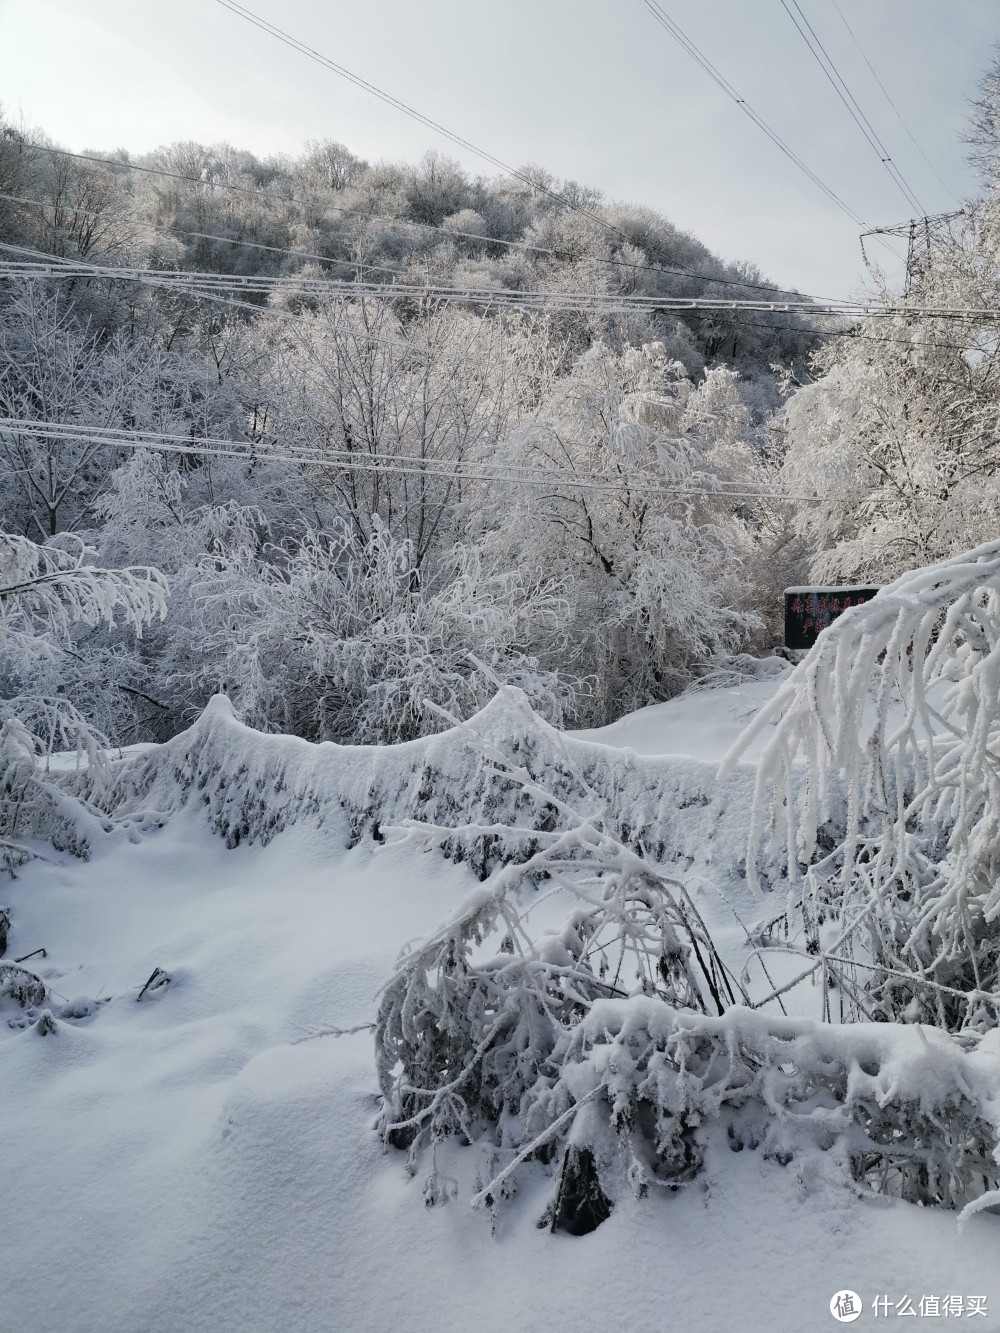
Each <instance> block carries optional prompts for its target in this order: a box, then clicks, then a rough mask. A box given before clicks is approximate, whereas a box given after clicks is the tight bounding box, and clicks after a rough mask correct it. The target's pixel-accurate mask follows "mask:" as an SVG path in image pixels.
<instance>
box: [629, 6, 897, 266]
mask: <svg viewBox="0 0 1000 1333" xmlns="http://www.w3.org/2000/svg"><path fill="white" fill-rule="evenodd" d="M642 3H643V5H645V7H646V9H648V10H649V12H650V14H652V16H653V18H654V19H655V21H656V22H657V23H658V24H659V25H660V27H661V28H663V30H664V31H665V32H667V33H669V35H670V36H671V37H673V39H674V41H676V42H677V43H678V45H679V46H681V48H682V49H683V50H684V51H686V52H687V54H688V55H689V56H690V57H691V59H692V60H693V61H694V62H695V63H696V64H697V65H698V66H700V68H701V69H702V70H704V72H705V73H706V74H707V75H708V76H709V78H710V79H711V80H712V81H713V82H714V83H716V84H717V85H718V86H719V87H720V88H721V89H722V91H723V92H724V93H725V94H726V96H727V97H728V98H729V99H730V100H731V101H733V102H735V104H736V105H737V106H738V107H739V108H740V110H741V111H742V112H743V113H744V115H746V116H749V118H750V120H752V121H753V123H754V124H755V125H756V126H757V128H758V129H759V130H761V131H762V132H763V133H764V134H765V135H766V136H767V138H768V139H770V141H771V143H773V144H774V146H775V147H776V148H777V149H779V151H780V152H782V153H784V155H785V156H786V157H787V158H788V159H789V161H790V162H792V163H794V165H795V166H797V167H798V169H799V170H800V171H801V172H803V174H804V175H805V176H807V177H808V179H809V180H811V181H812V183H813V184H814V185H815V186H816V187H817V188H818V189H819V190H821V191H822V192H823V194H825V195H826V197H827V198H828V199H829V200H830V202H831V203H832V204H834V205H835V207H837V208H839V209H840V211H841V212H842V213H845V214H846V215H847V217H849V218H850V219H851V221H852V222H853V223H855V225H856V226H859V227H861V228H863V229H866V230H868V229H869V227H868V223H867V222H865V220H864V218H862V217H861V216H860V215H859V214H858V213H856V212H855V211H854V209H853V208H851V207H850V205H849V204H847V203H845V202H844V200H843V199H841V197H840V195H838V194H837V193H836V192H835V191H834V190H833V189H831V188H830V186H829V185H827V184H826V182H825V181H824V180H822V179H821V178H820V177H819V176H818V175H817V174H816V172H815V171H813V169H812V168H811V167H810V166H809V165H808V164H807V163H806V162H804V161H803V160H802V158H801V157H799V155H798V153H796V152H795V151H794V149H792V148H790V147H789V145H788V144H787V143H786V142H785V141H784V139H782V138H781V136H780V135H779V134H778V133H777V132H776V131H775V130H773V129H772V128H771V126H770V125H769V124H768V123H767V121H765V120H764V118H763V117H762V116H761V115H759V113H758V112H757V111H755V110H754V108H753V107H752V106H751V105H750V103H749V102H748V101H747V100H746V98H745V97H741V96H740V95H739V93H738V92H737V90H736V89H735V88H734V87H733V85H732V84H731V83H730V82H729V80H728V79H727V78H726V77H725V75H723V74H722V73H721V72H720V71H719V70H718V69H717V68H716V66H715V65H713V64H712V62H711V61H710V60H709V58H708V57H707V56H706V55H705V54H704V52H703V51H701V50H700V49H699V48H698V47H697V46H696V45H695V43H694V42H693V41H692V40H691V38H690V37H688V36H687V34H686V33H685V32H684V31H683V29H682V28H680V27H679V26H678V24H677V23H676V22H675V21H674V20H673V19H672V18H671V17H670V15H669V14H667V12H666V11H665V10H664V9H663V7H662V5H660V4H659V3H658V0H642ZM882 244H883V245H885V246H886V248H887V249H888V250H889V251H890V252H891V253H892V254H893V255H895V256H896V258H897V259H898V258H900V255H899V252H898V251H897V250H896V249H894V247H893V246H891V245H889V243H888V242H887V241H884V240H883V241H882Z"/></svg>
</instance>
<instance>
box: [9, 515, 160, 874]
mask: <svg viewBox="0 0 1000 1333" xmlns="http://www.w3.org/2000/svg"><path fill="white" fill-rule="evenodd" d="M89 554H90V553H89V552H88V549H87V548H86V547H85V546H84V545H83V544H82V543H81V542H79V541H73V540H70V539H63V543H62V544H60V545H54V544H51V543H50V544H47V545H43V546H40V545H37V544H36V543H34V542H31V541H29V540H28V539H27V538H24V537H16V536H10V535H7V534H0V796H2V801H0V858H2V862H3V864H4V865H5V866H6V867H7V868H8V869H10V868H12V867H13V866H14V865H16V864H17V863H18V861H19V860H22V859H23V858H24V857H25V856H27V855H30V854H31V851H32V847H33V840H34V839H37V838H40V837H48V838H50V839H53V840H55V841H56V842H57V844H58V845H60V846H66V847H70V848H72V849H73V850H75V851H77V852H80V853H85V851H86V848H87V845H88V841H89V838H90V837H91V836H92V835H93V833H94V832H95V831H96V829H97V828H98V827H100V823H99V821H98V819H97V816H96V815H95V814H94V812H93V811H91V810H89V809H88V808H87V807H86V806H85V805H84V804H82V803H81V802H79V801H78V800H76V799H75V798H72V797H70V796H69V795H68V794H67V793H66V792H65V791H64V790H62V788H61V787H60V785H59V782H58V780H57V778H55V777H54V776H53V775H52V774H51V773H50V772H49V763H50V760H51V758H52V755H53V754H54V752H55V751H57V750H69V751H74V752H75V753H76V756H77V762H78V763H80V762H84V763H86V764H88V765H91V766H93V767H95V768H97V767H100V766H101V765H102V764H103V763H104V762H105V759H104V748H103V747H104V746H105V745H106V740H105V738H104V737H102V736H101V735H100V734H99V733H98V732H97V731H96V730H95V728H94V727H93V725H92V724H91V722H90V721H89V720H88V719H87V718H86V717H85V716H84V714H83V713H82V712H81V710H80V708H78V707H77V704H76V702H75V700H74V698H73V686H74V685H76V686H80V685H81V683H82V682H84V681H87V682H88V685H89V688H91V689H94V688H95V685H96V683H95V682H94V680H93V678H92V675H91V673H90V671H89V670H88V664H87V662H86V660H84V661H83V662H82V666H81V663H80V658H79V657H78V655H77V654H76V653H75V651H74V647H75V643H76V637H75V636H76V634H77V632H78V631H79V630H80V628H81V627H83V628H86V627H90V628H95V627H97V626H100V625H104V626H107V627H109V628H114V627H119V628H122V629H126V630H131V631H132V633H133V634H135V635H136V636H140V635H141V634H142V631H143V628H144V627H145V626H146V625H147V624H149V622H150V621H152V620H153V619H154V618H156V617H162V616H163V615H164V614H165V613H166V584H165V580H164V579H163V577H162V575H160V574H159V573H158V572H157V571H156V570H153V569H148V568H133V569H102V568H98V567H95V566H92V565H90V564H88V563H87V558H88V555H89ZM88 676H90V679H89V681H88ZM104 687H105V689H106V690H107V689H110V690H113V689H114V688H115V685H114V682H113V681H105V682H104Z"/></svg>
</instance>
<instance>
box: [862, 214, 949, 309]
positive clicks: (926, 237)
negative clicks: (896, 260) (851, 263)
mask: <svg viewBox="0 0 1000 1333" xmlns="http://www.w3.org/2000/svg"><path fill="white" fill-rule="evenodd" d="M962 217H965V209H964V208H960V209H958V210H957V211H956V212H954V213H931V214H928V215H927V216H926V217H922V218H910V220H909V222H900V223H899V224H898V225H897V226H895V227H873V228H872V230H871V231H866V232H862V234H861V238H860V239H861V254H862V257H863V258H864V261H865V265H866V267H867V268H868V269H869V271H870V270H871V269H872V264H871V261H870V259H869V258H868V252H867V251H866V250H865V237H866V236H898V237H900V238H901V239H902V240H905V241H906V283H905V285H904V287H903V295H904V296H909V295H910V292H911V291H912V290H913V288H914V286H915V285H916V281H917V279H918V278H919V276H920V273H921V272H922V270H923V269H924V268H925V267H926V265H927V262H928V260H929V259H930V256H931V253H932V251H933V250H934V247H935V246H938V245H941V244H942V243H943V242H944V241H947V240H952V239H953V238H954V232H953V230H952V223H953V222H954V221H955V219H956V218H962Z"/></svg>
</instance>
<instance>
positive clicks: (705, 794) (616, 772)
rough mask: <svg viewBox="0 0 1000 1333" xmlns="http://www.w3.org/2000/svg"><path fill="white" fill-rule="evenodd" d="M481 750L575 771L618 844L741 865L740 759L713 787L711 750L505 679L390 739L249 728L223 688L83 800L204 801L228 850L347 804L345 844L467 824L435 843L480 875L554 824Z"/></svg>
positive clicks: (126, 812)
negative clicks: (652, 736)
mask: <svg viewBox="0 0 1000 1333" xmlns="http://www.w3.org/2000/svg"><path fill="white" fill-rule="evenodd" d="M484 749H485V750H489V751H492V752H495V753H502V754H503V755H504V756H507V757H509V758H510V759H511V760H512V761H516V762H517V763H519V764H523V765H524V766H525V767H526V768H527V769H528V770H529V772H530V773H531V774H533V775H536V776H538V777H540V778H541V777H542V776H543V775H544V781H545V784H546V786H547V787H548V788H549V789H550V790H552V792H553V793H555V794H557V795H558V794H566V793H567V792H569V791H573V792H576V791H577V789H578V784H579V779H580V778H581V777H582V778H583V780H584V781H585V782H586V784H587V785H588V786H589V787H590V788H591V790H592V791H593V793H594V796H595V798H596V800H598V801H599V802H600V803H602V804H603V805H604V806H606V808H607V810H608V812H609V814H610V816H611V818H612V820H613V822H614V824H615V827H616V832H617V834H618V836H619V837H620V838H621V839H622V841H623V842H624V843H626V844H628V845H630V846H635V847H639V846H641V847H642V848H643V849H644V850H645V851H646V852H647V853H648V854H649V855H651V856H652V857H654V858H655V859H656V860H658V861H664V862H667V863H672V864H676V863H680V864H682V865H692V864H694V863H695V862H697V863H698V864H699V865H700V866H702V867H704V866H712V867H714V869H715V870H716V871H717V872H720V873H723V874H727V875H728V874H734V873H736V871H737V869H738V867H739V864H740V861H741V859H742V857H743V854H744V850H745V843H746V828H747V818H748V812H749V810H750V803H751V799H752V793H753V782H754V769H753V767H752V766H751V765H744V766H738V767H736V768H735V769H734V771H733V773H732V774H731V775H730V777H729V778H728V780H727V782H726V784H725V785H724V786H720V785H719V784H718V782H717V781H716V765H715V763H714V761H713V760H711V759H699V758H694V757H691V756H686V755H639V754H636V753H634V752H631V751H628V750H622V749H616V748H612V747H610V746H608V745H602V744H599V743H596V742H594V741H591V740H588V739H586V738H584V737H578V736H574V735H565V734H563V733H562V732H560V731H559V730H557V729H556V728H555V727H552V726H551V725H550V724H549V723H547V722H545V721H544V720H543V719H542V718H540V717H539V716H538V715H537V714H536V713H535V712H534V711H533V710H532V708H531V706H530V704H529V703H528V700H527V698H526V697H525V695H524V694H523V693H522V692H521V691H520V690H517V689H515V688H513V687H507V688H505V689H502V690H500V691H499V692H498V693H497V695H496V696H495V697H494V699H493V700H492V701H491V702H490V703H489V704H488V705H487V706H486V707H485V708H484V709H482V710H481V711H480V712H479V713H477V714H476V715H475V716H474V717H473V718H471V719H470V720H469V722H467V723H464V724H462V725H460V726H455V727H452V728H450V729H448V730H446V731H443V732H441V733H439V734H437V735H434V736H430V737H425V738H422V739H420V740H414V741H408V742H405V743H403V744H400V745H394V746H340V745H336V744H334V743H332V742H324V743H322V744H319V745H316V744H311V743H309V742H307V741H303V740H299V739H298V738H296V737H292V736H275V735H268V734H265V733H262V732H258V731H254V730H253V729H252V728H250V727H247V726H244V725H243V724H242V723H241V722H240V721H239V720H238V719H237V718H236V716H235V714H234V712H233V709H232V707H231V705H230V703H229V701H228V699H226V698H225V697H224V696H221V695H219V696H216V697H215V698H214V699H213V700H212V701H211V703H210V704H209V705H208V707H207V708H206V709H205V711H204V713H203V714H202V715H201V717H200V718H199V719H198V720H197V721H196V722H195V723H194V724H193V726H191V727H190V728H189V729H188V730H187V731H185V732H183V733H182V734H181V735H179V736H177V737H175V738H174V739H173V740H171V741H169V742H167V743H166V744H165V745H162V746H159V747H156V748H153V749H150V750H148V751H146V752H145V753H143V754H139V755H136V756H133V757H131V758H129V759H127V760H125V761H124V762H122V763H120V764H118V765H116V766H115V768H114V770H113V771H112V772H111V773H110V775H109V776H108V778H107V779H105V780H104V781H103V786H99V787H96V788H95V789H93V790H89V791H87V792H86V795H87V796H88V799H90V800H91V801H93V802H95V803H96V804H99V805H100V806H101V807H102V808H103V809H104V810H105V811H106V812H107V813H108V814H110V815H113V816H114V817H115V818H116V819H118V820H125V821H128V822H130V823H131V824H133V825H134V824H136V823H137V822H138V823H140V824H145V825H148V824H149V823H151V822H154V823H155V822H157V821H159V822H162V821H164V820H166V819H168V818H170V816H171V815H173V814H175V813H176V812H178V811H179V810H181V809H184V808H188V807H191V808H196V809H197V808H201V809H202V810H203V812H204V815H205V818H206V819H207V821H208V823H209V825H210V827H211V828H212V829H214V830H215V832H217V833H218V834H220V835H221V836H222V837H223V838H224V839H225V842H226V845H227V846H228V847H237V846H239V845H241V844H243V843H249V844H254V843H260V844H265V845H266V844H267V843H268V842H269V841H270V840H271V839H272V838H273V837H274V836H275V835H276V834H277V833H278V832H280V831H282V830H283V829H286V828H290V827H292V826H295V825H300V824H301V825H308V826H310V827H314V828H316V829H319V830H323V829H327V830H329V831H330V833H331V836H332V837H334V838H335V839H336V840H338V841H340V840H342V837H343V823H344V814H345V813H346V815H347V816H348V821H349V830H350V832H349V843H350V845H354V844H356V843H357V842H358V841H360V840H361V839H362V838H374V839H375V840H376V841H378V840H380V839H381V838H382V836H383V830H384V829H386V828H387V827H389V826H393V825H400V824H402V823H404V822H405V821H407V820H420V821H423V822H426V823H429V824H432V825H437V826H447V827H450V828H455V827H456V826H459V825H461V826H466V828H467V829H468V830H469V832H467V833H466V834H465V835H464V836H461V835H458V834H456V837H455V838H454V839H453V840H452V841H451V842H450V844H449V845H448V846H447V847H446V848H445V850H446V851H447V852H448V853H449V854H451V855H453V856H456V857H457V858H459V859H468V860H470V861H471V863H472V864H473V866H474V868H475V869H476V870H477V872H478V873H479V874H480V876H481V877H485V875H486V874H488V873H489V871H490V869H491V868H492V867H493V866H495V865H496V864H498V863H501V862H503V861H505V860H507V859H510V858H511V857H517V856H522V855H527V854H528V851H527V850H526V848H525V846H521V847H514V846H513V845H512V844H511V843H510V840H509V838H508V839H507V840H506V841H504V839H503V835H502V832H501V830H502V829H503V828H504V827H507V828H509V827H511V826H518V827H522V828H524V829H526V830H530V829H531V828H534V827H551V826H552V821H553V819H554V817H555V812H554V811H553V810H552V809H551V808H547V807H546V803H545V802H544V801H540V800H536V799H533V798H532V797H531V796H530V795H526V794H525V793H524V792H523V791H522V790H521V788H520V786H519V785H518V784H515V783H511V782H509V781H506V780H505V779H504V777H503V775H502V774H500V773H498V771H497V768H496V766H495V765H494V764H492V763H491V762H488V761H487V760H485V759H484ZM85 780H86V777H85V775H84V779H83V781H85ZM494 830H495V831H494Z"/></svg>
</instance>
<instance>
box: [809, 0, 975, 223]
mask: <svg viewBox="0 0 1000 1333" xmlns="http://www.w3.org/2000/svg"><path fill="white" fill-rule="evenodd" d="M832 3H833V7H834V9H835V10H836V11H837V13H838V14H839V16H840V21H841V23H843V25H844V27H845V28H846V29H847V31H848V32H849V33H850V36H851V41H852V42H853V43H854V45H855V46H856V47H857V48H858V53H859V55H860V56H861V59H862V60H863V61H864V62H865V64H866V65H867V66H868V69H869V70H870V72H871V76H872V78H873V79H874V80H875V82H876V83H877V84H878V86H879V87H880V88H881V89H882V94H883V96H884V97H885V100H886V101H887V102H888V103H889V105H890V106H891V107H892V109H893V111H894V112H895V113H896V119H897V120H898V121H899V123H900V125H902V127H903V129H904V130H905V131H906V133H907V135H908V136H909V138H910V142H911V143H912V144H913V146H914V148H915V149H916V150H917V152H918V153H919V154H920V156H921V157H922V158H923V159H924V161H925V162H926V163H927V165H928V167H930V169H931V171H932V173H933V174H934V177H935V178H936V180H937V183H938V184H939V185H940V186H941V188H942V190H944V192H945V194H947V195H949V196H950V197H951V199H953V200H954V202H955V203H956V204H958V206H959V207H960V208H961V206H962V201H961V200H960V199H959V198H958V196H957V195H956V194H955V192H954V190H952V189H950V188H949V186H948V185H947V184H946V183H945V181H943V180H942V179H941V177H940V175H938V171H937V168H936V167H935V166H934V163H933V162H932V161H931V160H930V158H929V157H928V156H927V154H926V153H925V152H924V150H923V148H921V146H920V144H919V143H918V142H917V139H916V137H915V135H914V134H913V131H912V130H911V129H910V127H909V125H907V123H906V121H905V120H904V119H903V113H902V112H901V111H900V109H899V107H898V106H897V105H896V103H895V102H894V101H893V100H892V98H891V97H890V96H889V90H888V88H886V86H885V84H884V83H883V82H882V80H881V79H880V78H879V76H878V74H877V73H876V72H875V67H874V66H873V65H872V62H871V61H870V60H869V59H868V57H867V55H865V50H864V47H863V46H862V45H861V43H860V42H859V41H858V39H857V37H856V36H855V33H854V29H853V28H852V27H851V25H850V24H849V23H848V21H847V19H846V17H845V15H844V11H843V10H842V9H841V7H840V5H839V4H838V3H837V0H832Z"/></svg>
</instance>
